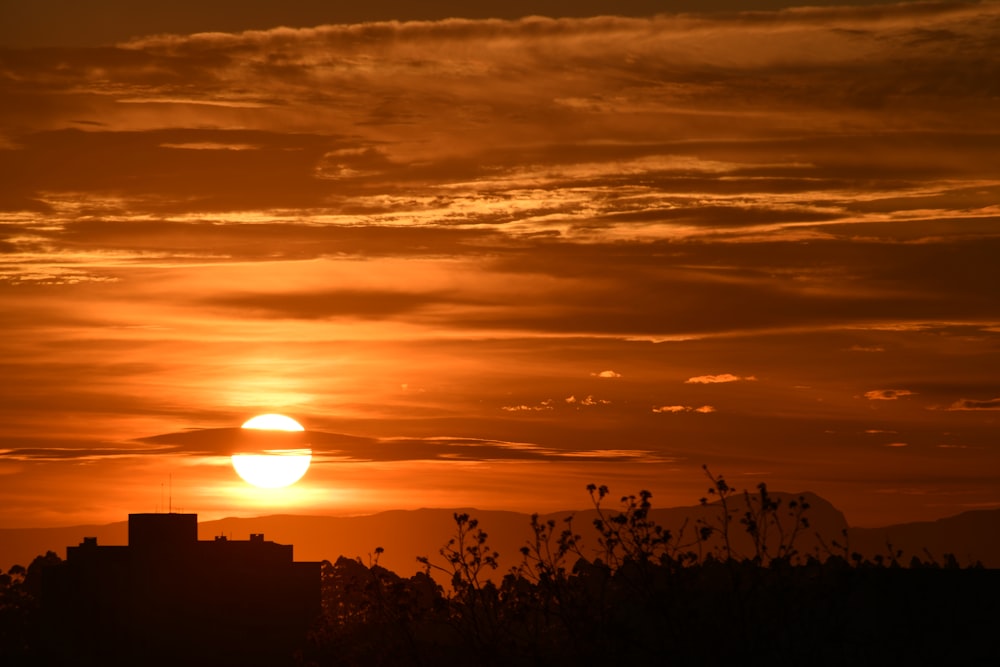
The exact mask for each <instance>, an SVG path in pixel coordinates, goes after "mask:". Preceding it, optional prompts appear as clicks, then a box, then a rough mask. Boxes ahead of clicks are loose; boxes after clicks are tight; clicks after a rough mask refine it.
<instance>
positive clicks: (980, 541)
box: [0, 493, 1000, 576]
mask: <svg viewBox="0 0 1000 667" xmlns="http://www.w3.org/2000/svg"><path fill="white" fill-rule="evenodd" d="M772 496H773V497H774V498H776V499H780V500H781V501H782V511H781V513H780V515H781V516H782V517H783V520H784V522H785V531H786V534H787V533H788V532H789V531H790V530H791V525H792V523H793V522H792V520H791V519H789V518H788V517H787V516H785V515H786V514H787V505H788V502H789V501H791V500H792V499H797V498H798V497H800V496H802V497H804V498H805V499H806V501H807V502H808V503H809V505H810V509H809V510H808V512H807V513H806V516H808V517H809V522H810V526H809V528H808V529H806V530H803V531H801V532H800V534H799V536H798V537H797V539H796V542H795V546H796V548H797V550H798V551H799V553H801V554H813V553H818V554H819V555H820V556H825V555H826V552H825V551H824V547H823V546H822V545H821V544H820V541H819V540H818V539H817V538H816V535H817V534H819V535H820V536H821V537H822V538H823V540H824V541H825V543H826V544H827V545H828V546H831V548H832V549H833V551H834V552H835V553H836V552H837V549H836V548H833V547H832V545H831V543H832V541H834V540H836V541H838V542H840V543H841V544H843V543H844V538H843V531H844V530H845V529H848V526H847V522H846V520H845V519H844V515H843V514H842V513H841V512H840V511H839V510H837V509H836V508H835V507H834V506H833V505H832V504H830V503H829V502H827V501H826V500H824V499H823V498H820V497H819V496H816V495H814V494H810V493H802V494H787V493H773V494H772ZM731 502H732V503H733V504H732V505H731V507H734V508H735V509H737V510H738V511H737V513H736V514H735V515H734V517H733V520H732V523H731V527H730V534H731V538H732V543H733V548H734V550H735V552H736V553H737V554H739V555H741V556H742V555H752V544H751V542H750V541H749V538H748V537H747V535H746V532H745V530H744V527H743V526H742V525H741V524H740V523H739V517H740V515H741V514H742V511H743V509H744V508H743V498H742V497H734V498H733V499H732V500H731ZM608 507H609V509H610V510H617V509H619V507H618V505H617V503H610V504H608ZM456 512H465V513H468V514H469V515H470V516H472V517H473V518H476V519H478V520H479V525H480V527H481V528H482V529H483V530H484V531H485V532H486V533H488V534H489V539H488V540H487V544H488V545H489V546H490V547H491V548H492V549H494V550H496V551H498V552H499V553H500V567H499V568H498V570H497V574H501V575H502V574H504V573H506V572H507V571H508V570H509V569H510V567H512V566H514V565H516V564H518V563H519V562H520V560H521V554H520V548H521V547H522V546H524V545H525V544H526V542H527V540H528V538H529V537H530V536H531V530H530V515H528V514H524V513H519V512H506V511H497V510H476V509H420V510H393V511H388V512H380V513H377V514H372V515H366V516H357V517H325V516H301V515H271V516H261V517H254V518H227V519H220V520H216V521H206V522H204V523H200V524H199V527H198V532H199V538H200V539H203V540H209V539H212V538H213V537H215V536H217V535H226V536H227V537H230V538H232V539H237V540H245V539H248V536H249V534H250V533H263V534H264V538H265V539H266V540H271V541H274V542H279V543H282V544H292V545H294V547H295V559H296V560H300V561H303V560H314V561H315V560H324V559H325V560H330V561H334V560H336V559H337V557H339V556H341V555H343V556H346V557H348V558H360V559H361V560H362V561H363V562H365V563H366V564H367V563H368V561H369V559H370V558H373V557H374V553H375V549H376V547H382V548H383V550H384V553H382V555H381V556H380V558H379V563H380V564H381V565H383V566H384V567H387V568H388V569H390V570H392V571H394V572H396V573H398V574H400V575H404V576H409V575H412V574H413V573H415V572H416V571H418V570H419V569H421V567H422V566H421V565H420V564H419V563H417V560H416V557H417V556H428V557H430V558H431V561H432V562H438V563H443V560H442V559H441V558H440V556H439V555H438V550H439V549H440V548H441V547H442V546H443V545H444V544H445V543H447V541H448V540H449V539H450V538H451V537H452V536H453V535H454V532H455V521H454V518H453V515H454V514H455V513H456ZM570 515H572V516H573V517H574V519H573V529H574V532H576V533H579V534H580V535H581V536H582V549H583V552H584V554H585V555H587V556H588V557H592V555H593V554H594V551H595V550H596V548H597V535H596V532H595V531H594V528H593V520H594V518H596V516H597V515H596V512H595V511H594V510H593V509H589V510H580V511H576V512H572V511H565V512H555V513H551V514H546V515H541V516H540V517H539V519H540V520H541V521H542V522H543V523H544V522H545V521H548V520H549V519H551V520H553V521H555V524H556V528H555V532H556V533H557V534H558V533H559V532H560V531H562V530H563V528H564V527H565V525H566V524H565V521H564V520H565V518H566V517H568V516H570ZM651 516H652V518H653V519H655V520H656V521H657V522H658V523H659V524H660V525H662V526H664V527H665V528H668V529H669V530H671V532H672V534H673V535H675V536H677V535H679V534H681V527H682V526H683V525H684V524H685V519H686V520H687V525H686V528H685V529H684V531H683V534H682V537H681V539H680V540H679V541H680V542H681V543H684V544H687V545H688V546H687V548H686V549H685V550H687V549H690V550H694V551H697V547H696V545H695V544H694V535H695V531H696V529H697V523H696V522H697V521H698V520H699V519H701V520H703V521H705V522H707V523H708V524H709V525H715V526H718V519H719V518H720V509H719V507H718V505H708V506H700V505H696V506H692V507H675V508H664V509H655V508H654V509H653V510H652V512H651ZM998 536H1000V510H979V511H973V512H965V513H963V514H959V515H957V516H954V517H950V518H947V519H941V520H939V521H930V522H919V523H908V524H900V525H896V526H887V527H885V528H850V529H848V542H847V544H848V547H849V549H850V551H857V552H859V553H862V554H864V555H865V556H867V557H872V556H874V555H876V554H883V555H884V554H887V553H888V551H887V548H886V538H887V537H888V540H889V542H891V543H892V545H893V547H894V548H896V549H902V550H903V551H904V555H903V562H904V563H908V562H909V560H910V558H911V557H912V556H914V555H916V556H918V557H920V558H921V559H924V560H926V558H927V555H926V553H925V551H924V549H925V548H926V549H927V551H929V552H930V553H931V554H932V555H933V557H934V558H935V559H938V560H939V561H940V560H941V559H942V557H943V554H944V553H954V554H955V556H956V557H957V558H958V560H959V563H961V564H962V565H967V564H970V563H972V562H975V561H976V560H979V561H981V562H982V563H983V564H984V565H985V566H987V567H992V568H1000V537H998ZM84 537H96V538H97V539H98V543H99V544H126V543H127V541H128V526H127V522H126V521H121V522H116V523H112V524H108V525H103V526H96V525H91V526H73V527H68V528H36V529H0V568H3V570H4V571H6V570H7V568H9V567H10V566H11V565H13V564H15V563H16V564H20V565H25V566H26V565H28V563H30V562H31V560H32V559H34V557H35V556H38V555H41V554H44V553H45V552H46V551H49V550H51V551H55V552H56V553H57V554H59V556H60V557H65V555H66V547H67V546H72V545H77V544H79V543H80V542H81V541H82V540H83V538H84ZM773 537H774V535H773V533H772V535H771V538H772V539H773ZM714 539H715V540H716V541H715V542H710V543H707V544H704V545H702V548H703V551H704V552H706V553H707V551H708V550H711V549H712V548H713V547H715V546H718V545H719V544H720V542H718V541H717V540H718V533H716V537H715V538H714Z"/></svg>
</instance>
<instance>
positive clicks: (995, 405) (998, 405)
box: [945, 398, 1000, 412]
mask: <svg viewBox="0 0 1000 667" xmlns="http://www.w3.org/2000/svg"><path fill="white" fill-rule="evenodd" d="M945 409H946V410H952V411H958V412H965V411H975V410H1000V398H991V399H987V400H984V401H979V400H974V399H970V398H962V399H959V400H957V401H955V402H954V403H952V404H951V405H949V406H948V407H947V408H945Z"/></svg>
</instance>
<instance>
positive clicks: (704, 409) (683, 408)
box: [653, 405, 715, 414]
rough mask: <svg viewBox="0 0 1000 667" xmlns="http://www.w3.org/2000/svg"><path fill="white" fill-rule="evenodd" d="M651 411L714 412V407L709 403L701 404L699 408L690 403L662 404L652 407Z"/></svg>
mask: <svg viewBox="0 0 1000 667" xmlns="http://www.w3.org/2000/svg"><path fill="white" fill-rule="evenodd" d="M653 412H655V413H658V414H663V413H676V412H699V413H701V414H709V413H711V412H715V408H714V407H712V406H711V405H703V406H701V407H700V408H695V407H692V406H690V405H664V406H661V407H659V408H653Z"/></svg>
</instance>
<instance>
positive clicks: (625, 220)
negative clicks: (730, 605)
mask: <svg viewBox="0 0 1000 667" xmlns="http://www.w3.org/2000/svg"><path fill="white" fill-rule="evenodd" d="M46 2H48V3H49V4H53V3H55V4H58V2H57V0H46ZM14 4H16V3H11V2H7V1H6V0H5V1H4V2H3V3H2V4H0V10H2V12H4V13H5V14H6V15H7V16H8V17H11V16H13V17H14V18H16V19H17V21H20V22H21V25H23V26H24V29H23V30H20V31H16V30H11V29H10V26H11V25H18V24H17V23H15V22H13V21H2V20H0V23H2V24H4V25H6V26H7V27H6V28H5V30H4V32H3V33H2V37H3V39H4V40H5V41H4V42H3V43H5V44H7V45H8V47H7V48H0V325H2V326H0V378H2V379H3V382H2V383H0V527H20V526H43V525H69V524H74V523H93V522H107V521H115V520H121V519H123V518H124V516H125V514H127V513H128V512H143V511H155V510H158V509H163V504H164V496H165V488H164V487H165V486H166V485H169V486H171V487H172V497H173V500H172V502H173V505H174V509H178V508H181V509H183V510H184V511H193V512H198V513H199V514H200V515H201V516H202V517H203V518H216V517H221V516H230V515H254V514H262V513H276V512H282V513H286V512H293V513H337V514H343V513H365V512H370V511H374V510H379V509H389V508H413V507H421V506H448V507H451V506H474V507H483V508H506V509H517V510H525V511H547V510H558V509H566V508H573V507H582V506H585V505H586V503H587V500H588V499H587V496H586V492H585V490H584V487H585V486H586V484H587V483H589V482H595V483H598V484H601V483H603V484H608V485H609V486H610V487H611V489H612V491H613V492H614V493H619V492H620V493H622V494H625V493H635V492H637V491H638V490H639V489H640V488H648V489H650V490H652V491H653V493H654V503H656V504H658V505H674V504H690V503H695V502H697V499H698V498H699V497H701V495H703V493H704V490H705V487H706V486H707V484H706V481H707V480H704V479H703V477H702V472H701V470H700V466H701V465H702V464H703V463H707V464H709V465H710V466H711V467H712V469H713V470H714V471H715V472H719V473H724V474H726V476H727V478H729V479H730V481H731V482H732V483H733V484H734V485H735V486H737V487H739V488H743V487H750V488H752V487H753V486H754V485H755V484H756V483H757V482H759V481H762V480H764V481H768V482H769V484H770V486H771V487H772V488H774V489H778V490H785V491H802V490H810V491H814V492H816V493H819V494H821V495H823V496H825V497H827V498H828V499H829V500H831V501H832V502H833V503H834V504H835V505H837V506H838V507H839V508H841V509H842V510H844V511H845V513H846V514H847V518H848V520H849V521H850V522H851V523H852V524H855V525H877V524H885V523H890V522H895V521H903V520H916V519H931V518H937V517H941V516H946V515H950V514H955V513H958V512H960V511H963V510H966V509H972V508H983V507H998V506H1000V483H998V482H1000V452H998V451H997V432H998V427H997V426H998V416H1000V373H998V371H1000V290H998V285H1000V261H998V260H997V258H998V257H1000V227H998V222H1000V160H998V159H997V155H1000V132H998V130H997V128H998V127H1000V89H998V82H1000V3H997V2H972V3H954V2H952V3H905V4H901V5H891V6H890V5H882V6H877V7H861V6H856V7H841V8H829V7H827V8H792V9H782V10H774V9H773V8H774V7H775V6H778V5H785V4H787V3H780V2H774V3H770V4H768V3H759V4H757V5H755V7H757V8H758V9H761V10H767V11H761V12H754V13H742V14H741V13H733V12H728V11H719V12H714V13H707V14H701V15H679V14H663V15H660V16H656V17H649V16H644V14H648V13H649V12H650V11H651V10H649V9H648V8H647V7H646V6H645V4H643V3H641V2H635V3H626V5H623V7H624V8H623V9H622V12H623V13H625V14H630V15H631V16H607V15H604V16H600V14H607V13H608V12H610V11H612V10H611V9H609V8H608V6H607V3H603V4H602V3H600V2H594V3H589V4H588V3H583V4H580V3H577V4H576V5H574V6H576V7H577V8H578V9H577V10H576V11H574V12H573V14H575V15H573V16H571V15H570V13H569V12H568V11H563V10H561V9H559V8H558V7H556V6H555V5H556V3H549V5H546V4H545V3H541V2H539V3H536V6H537V7H538V11H529V10H527V9H525V10H524V11H520V10H517V9H510V10H505V11H507V12H508V14H509V12H511V11H514V12H516V14H512V15H508V14H503V13H499V12H498V13H493V14H490V13H489V9H488V7H491V6H492V5H489V4H488V3H487V5H485V6H484V7H487V8H486V9H483V8H480V9H481V11H482V12H483V14H482V16H479V15H476V16H473V15H472V14H468V13H467V14H466V16H469V17H470V18H465V19H445V18H442V17H446V16H451V15H454V13H460V12H458V10H456V12H452V11H451V10H452V9H453V8H454V6H457V5H454V6H453V4H454V3H451V4H450V3H437V4H433V3H432V4H433V6H432V7H429V8H427V9H426V12H427V13H426V14H425V15H422V16H416V15H409V14H405V13H404V11H413V10H412V9H407V10H398V11H399V13H397V14H395V15H393V14H392V11H393V10H394V8H393V6H392V3H374V5H373V7H372V9H371V13H370V14H369V15H367V16H353V15H352V16H348V15H343V16H341V15H330V16H326V15H321V14H317V13H316V12H317V11H319V10H317V9H316V6H315V3H310V2H290V3H288V8H286V11H287V12H289V13H288V14H287V15H282V14H281V13H280V10H279V9H275V8H274V6H273V3H271V5H269V6H270V7H271V10H270V11H271V12H272V13H268V12H267V11H265V9H264V8H263V5H259V3H250V5H249V6H250V7H252V8H253V10H252V11H248V12H247V15H246V17H244V18H245V22H244V23H242V24H241V23H240V22H239V21H237V20H236V19H234V18H233V16H232V15H231V14H226V13H225V12H224V11H223V9H224V6H225V5H226V3H225V2H220V3H207V4H206V3H199V4H198V5H195V4H194V3H188V2H180V3H177V5H176V12H175V13H174V14H172V15H171V16H169V17H168V16H163V17H160V18H157V15H149V16H132V15H130V14H128V13H127V12H126V13H125V14H123V15H122V16H120V17H119V18H120V21H119V22H118V23H114V24H105V23H101V24H100V25H102V26H104V27H103V28H101V31H98V29H97V28H96V27H95V28H94V32H93V34H91V33H88V32H87V30H88V25H89V24H87V23H86V22H84V23H78V17H74V16H73V15H72V14H66V15H65V16H63V15H60V14H43V13H42V12H41V10H39V11H38V12H36V14H34V15H27V14H25V15H21V13H17V15H16V16H15V7H14V6H13V5H14ZM42 4H43V5H44V4H45V3H42ZM283 4H284V3H283ZM508 4H509V3H508ZM525 4H530V3H525ZM646 4H650V3H646ZM653 4H655V3H653ZM666 4H670V3H666ZM743 4H747V3H743ZM827 4H828V3H827ZM98 6H100V7H103V8H105V9H108V8H113V7H114V6H116V5H115V3H113V2H111V0H105V1H104V2H102V3H99V5H98ZM201 6H212V7H216V8H217V9H218V12H216V13H213V12H209V11H207V10H206V11H203V12H201V13H199V11H198V9H197V8H198V7H201ZM407 7H410V5H407ZM547 8H549V9H551V11H548V13H549V14H550V15H552V16H564V18H559V19H553V18H541V17H538V16H536V17H532V18H523V19H518V18H516V16H521V15H527V14H532V13H545V11H544V10H546V9H547ZM581 8H583V9H586V10H587V11H586V12H583V9H581ZM713 8H715V9H727V7H726V6H725V3H723V2H719V3H715V4H714V5H713ZM668 9H670V10H671V11H681V10H685V9H689V7H685V6H684V3H681V2H678V3H674V4H670V7H668ZM293 10H294V11H295V12H297V13H294V12H293ZM626 10H627V11H626ZM17 12H21V10H20V9H18V10H17ZM186 12H187V13H186ZM310 12H312V13H310ZM380 12H381V13H380ZM586 13H589V14H592V16H587V15H584V14H586ZM383 14H385V15H383ZM392 16H395V17H397V18H400V19H406V20H405V21H395V22H387V21H385V19H387V18H390V17H392ZM485 16H500V17H501V18H496V19H487V18H484V17H485ZM60 17H61V18H60ZM366 19H367V20H369V21H370V22H368V23H356V22H357V21H362V20H366ZM416 19H424V20H416ZM161 20H162V23H159V24H155V21H161ZM151 21H153V22H154V24H155V25H153V24H151V23H150V22H151ZM310 21H311V22H310ZM351 22H355V23H351ZM75 25H76V26H82V27H77V28H74V26H75ZM94 25H97V23H95V24H94ZM156 25H162V28H161V29H157V28H156ZM308 25H315V26H317V27H300V26H308ZM277 26H296V27H277ZM251 28H252V30H247V31H245V32H241V30H244V29H251ZM198 31H211V32H198ZM192 33H197V34H192ZM143 35H146V36H143ZM60 44H61V45H60ZM261 412H282V413H285V414H288V415H291V416H293V417H295V418H296V419H298V420H299V421H300V422H302V424H304V425H305V426H306V428H307V429H308V430H309V431H310V432H312V445H313V449H314V453H315V459H314V463H313V467H312V468H311V469H310V471H309V473H308V474H307V476H306V478H305V479H304V480H303V481H302V482H301V483H299V484H298V485H296V486H295V487H292V488H291V489H288V490H285V491H261V490H256V489H253V488H252V487H249V486H247V485H246V484H244V483H243V482H242V481H241V480H240V479H239V478H238V477H237V476H236V475H235V473H234V472H233V471H232V469H231V467H230V466H229V459H228V455H229V453H230V449H229V443H230V439H229V436H230V435H231V433H230V431H229V430H228V429H231V428H234V427H237V426H239V424H240V423H242V422H243V421H244V420H246V419H247V418H249V417H250V416H253V415H254V414H258V413H261ZM168 480H169V481H168ZM166 495H170V494H169V493H166Z"/></svg>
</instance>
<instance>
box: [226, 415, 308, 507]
mask: <svg viewBox="0 0 1000 667" xmlns="http://www.w3.org/2000/svg"><path fill="white" fill-rule="evenodd" d="M242 428H244V429H247V430H252V431H275V432H276V433H275V436H277V437H275V444H277V443H278V442H280V437H281V436H282V434H285V435H287V434H290V433H297V432H300V431H305V429H304V428H303V427H302V425H301V424H299V423H298V422H297V421H295V420H294V419H292V418H291V417H286V416H285V415H278V414H266V415H257V416H256V417H254V418H253V419H248V420H247V421H246V422H244V423H243V426H242ZM262 435H263V434H262ZM232 462H233V469H234V470H235V471H236V474H237V475H239V476H240V477H242V478H243V479H244V480H245V481H246V482H248V483H250V484H253V485H254V486H256V487H259V488H262V489H280V488H282V487H285V486H290V485H292V484H294V483H295V482H297V481H299V480H300V479H302V476H303V475H305V474H306V471H307V470H308V469H309V464H310V463H311V462H312V450H310V449H302V448H298V449H264V450H260V451H257V452H254V453H242V452H241V453H237V454H233V455H232Z"/></svg>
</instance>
